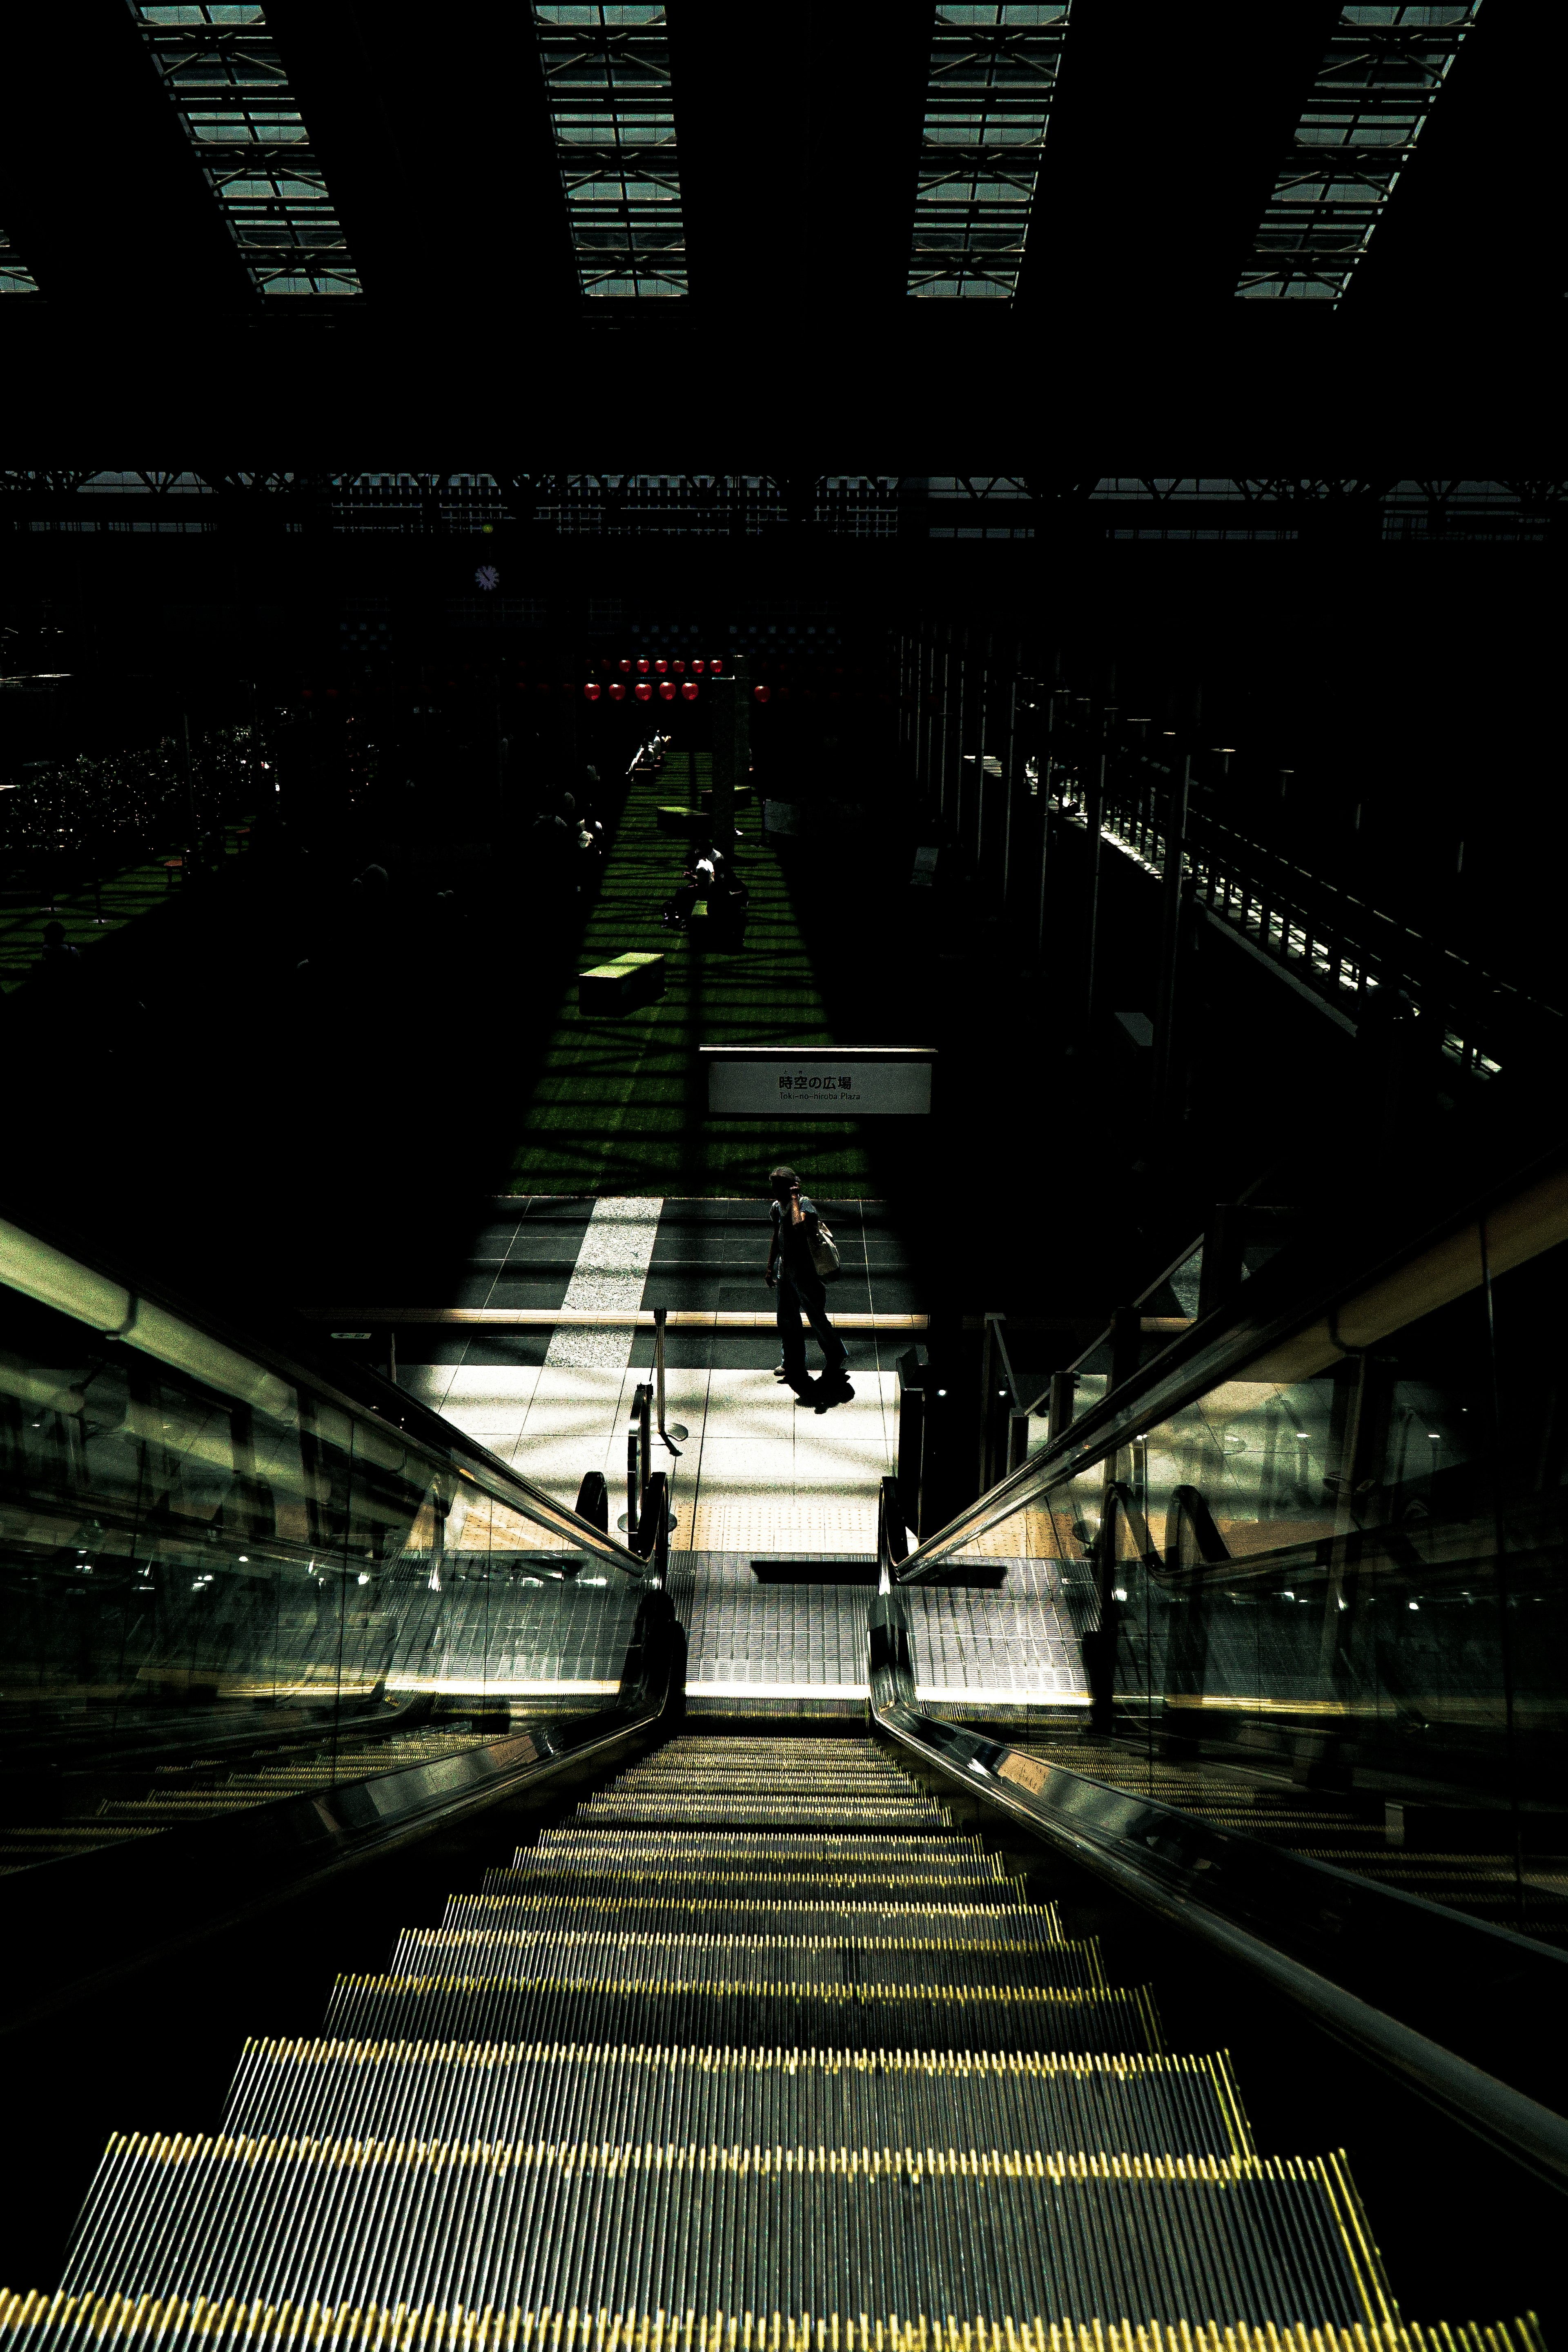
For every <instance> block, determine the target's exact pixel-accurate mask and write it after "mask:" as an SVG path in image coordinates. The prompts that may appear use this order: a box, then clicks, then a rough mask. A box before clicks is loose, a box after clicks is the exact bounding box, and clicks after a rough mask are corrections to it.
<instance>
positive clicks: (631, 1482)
mask: <svg viewBox="0 0 1568 2352" xmlns="http://www.w3.org/2000/svg"><path fill="white" fill-rule="evenodd" d="M637 1485H638V1482H637V1432H636V1430H635V1429H629V1430H628V1431H627V1432H626V1517H625V1519H624V1520H623V1521H622V1525H623V1526H624V1528H625V1529H626V1540H627V1543H628V1544H629V1545H632V1544H634V1542H635V1538H636V1534H637Z"/></svg>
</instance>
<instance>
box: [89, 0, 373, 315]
mask: <svg viewBox="0 0 1568 2352" xmlns="http://www.w3.org/2000/svg"><path fill="white" fill-rule="evenodd" d="M128 5H129V6H130V9H131V15H132V16H134V17H135V19H136V21H137V24H138V25H139V26H141V37H142V39H143V40H144V41H145V42H146V44H147V47H148V49H149V51H150V52H151V55H152V61H153V63H154V65H155V66H156V67H157V68H158V73H159V78H160V79H161V80H162V84H163V87H164V89H166V90H167V91H168V93H169V97H170V100H171V101H172V105H173V107H174V110H175V112H176V113H177V114H178V115H179V118H180V121H181V122H182V124H183V127H184V131H185V136H186V137H187V138H188V139H189V141H190V142H191V144H192V146H193V148H194V149H195V151H196V154H197V156H198V157H199V159H200V161H201V165H202V169H203V171H204V173H205V174H206V179H207V184H208V186H209V187H210V188H211V189H212V191H213V194H214V195H215V196H216V198H217V200H218V203H219V205H220V206H221V207H222V210H223V215H224V218H225V220H226V221H227V223H228V226H229V229H230V232H231V234H232V236H233V237H234V241H235V244H236V245H237V246H238V247H239V249H240V253H241V256H242V257H243V258H244V261H245V265H246V269H247V270H248V271H249V273H250V278H251V283H252V284H253V285H254V286H255V287H256V290H257V292H258V293H261V294H267V295H273V294H277V295H284V294H295V295H323V294H358V293H360V292H361V291H362V289H361V284H360V278H359V272H358V271H357V270H356V269H355V268H354V264H353V261H352V259H351V258H350V253H349V247H348V240H347V238H346V237H345V236H344V234H343V229H342V224H341V223H340V220H339V218H338V215H337V210H336V207H335V206H334V205H333V202H332V198H331V194H330V192H329V189H328V186H327V181H326V176H325V174H324V173H323V172H322V170H321V166H320V164H319V162H318V161H317V159H316V156H315V153H314V152H313V151H312V148H311V145H310V134H309V131H308V130H307V129H306V126H305V118H304V116H303V115H302V114H301V112H300V110H299V107H298V101H297V100H296V99H295V96H294V93H293V91H292V90H291V89H290V88H289V86H288V76H287V72H286V70H285V68H284V64H283V59H282V58H281V56H280V55H279V53H278V49H277V43H276V42H275V41H274V39H273V37H272V35H271V33H270V32H269V31H268V29H267V11H266V9H265V8H264V7H261V6H259V5H254V0H252V4H251V5H236V6H221V5H198V6H183V7H159V6H152V5H141V0H128Z"/></svg>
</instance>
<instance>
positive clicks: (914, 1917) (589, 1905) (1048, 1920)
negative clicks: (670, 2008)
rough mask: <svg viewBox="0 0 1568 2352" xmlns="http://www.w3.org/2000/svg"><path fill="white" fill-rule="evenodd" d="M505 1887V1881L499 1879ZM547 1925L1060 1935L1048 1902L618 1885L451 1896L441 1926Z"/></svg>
mask: <svg viewBox="0 0 1568 2352" xmlns="http://www.w3.org/2000/svg"><path fill="white" fill-rule="evenodd" d="M503 1884H504V1882H503ZM546 1921H549V1922H552V1923H553V1922H559V1924H560V1925H562V1926H583V1927H587V1926H589V1925H591V1924H592V1923H594V1922H599V1923H601V1924H603V1925H610V1924H611V1923H613V1924H614V1925H616V1926H617V1927H661V1928H664V1930H665V1931H666V1932H673V1933H676V1934H678V1933H680V1931H681V1929H682V1928H683V1927H688V1928H705V1929H709V1930H711V1931H712V1932H714V1933H715V1934H719V1935H723V1934H729V1933H736V1932H738V1933H745V1932H746V1931H747V1929H752V1930H761V1931H763V1932H766V1933H768V1934H775V1935H840V1934H841V1935H848V1936H862V1935H900V1934H902V1935H913V1936H918V1935H922V1934H924V1935H930V1936H941V1937H945V1938H948V1939H956V1940H958V1941H960V1942H963V1941H967V1940H968V1938H969V1937H983V1938H985V1939H987V1940H992V1939H995V1938H997V1937H1002V1938H1004V1939H1006V1940H1009V1941H1012V1942H1016V1943H1020V1944H1030V1945H1033V1944H1059V1943H1060V1942H1061V1927H1060V1925H1059V1923H1058V1920H1057V1917H1056V1914H1055V1911H1054V1909H1053V1908H1052V1907H1051V1905H1049V1904H1029V1905H1025V1904H1022V1903H1008V1904H1002V1903H921V1902H911V1901H909V1900H907V1899H905V1900H903V1901H900V1900H899V1899H898V1898H897V1897H895V1896H892V1895H890V1896H888V1897H887V1898H886V1900H884V1901H882V1902H876V1901H872V1900H869V1899H868V1900H856V1899H850V1900H841V1899H835V1898H834V1897H832V1896H830V1895H812V1896H810V1897H805V1896H802V1897H800V1899H799V1900H794V1899H791V1900H789V1901H787V1902H776V1901H775V1902H768V1901H758V1902H754V1903H748V1902H743V1901H741V1900H740V1899H739V1898H737V1897H735V1896H725V1897H719V1898H717V1899H716V1900H714V1901H711V1902H699V1901H696V1900H695V1899H689V1898H687V1897H686V1896H685V1895H646V1896H643V1897H639V1896H636V1895H630V1894H628V1893H626V1892H625V1890H624V1889H623V1888H622V1887H620V1886H617V1887H616V1888H615V1889H614V1891H613V1892H612V1893H606V1894H605V1895H602V1896H601V1897H600V1898H599V1899H598V1900H595V1899H594V1897H593V1896H592V1895H507V1894H505V1893H501V1892H497V1893H494V1894H493V1893H491V1891H490V1890H489V1888H488V1887H486V1891H485V1893H484V1894H482V1895H453V1896H452V1898H451V1900H450V1901H449V1902H448V1904H447V1907H446V1916H445V1918H444V1920H443V1921H442V1925H443V1927H496V1928H509V1927H528V1926H531V1925H534V1924H536V1923H538V1924H543V1923H545V1922H546Z"/></svg>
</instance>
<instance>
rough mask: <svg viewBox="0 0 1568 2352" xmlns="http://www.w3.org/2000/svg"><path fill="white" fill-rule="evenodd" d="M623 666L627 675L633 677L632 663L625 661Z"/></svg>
mask: <svg viewBox="0 0 1568 2352" xmlns="http://www.w3.org/2000/svg"><path fill="white" fill-rule="evenodd" d="M621 667H622V670H623V671H624V672H625V674H626V676H627V677H631V675H632V665H631V663H630V662H629V661H623V662H622V664H621Z"/></svg>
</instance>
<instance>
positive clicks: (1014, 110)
mask: <svg viewBox="0 0 1568 2352" xmlns="http://www.w3.org/2000/svg"><path fill="white" fill-rule="evenodd" d="M1070 8H1071V0H1059V5H1028V6H1025V5H1019V0H990V5H986V6H980V7H961V6H958V5H949V0H941V5H938V7H937V9H936V25H935V27H934V29H933V32H932V37H931V74H930V81H929V85H928V87H927V89H926V94H925V133H924V136H923V137H922V140H921V142H920V171H919V178H918V181H917V184H916V187H915V236H914V244H913V247H912V250H911V253H910V260H909V291H910V293H911V294H919V295H926V296H930V295H937V296H944V297H952V296H959V297H971V298H972V297H976V296H981V297H985V298H987V299H990V300H992V301H997V300H1000V301H1004V302H1005V301H1009V300H1010V299H1011V298H1012V296H1013V294H1014V292H1015V290H1016V289H1017V286H1018V275H1019V264H1020V262H1021V261H1022V259H1023V253H1024V242H1025V239H1026V238H1027V236H1028V235H1029V222H1030V208H1031V206H1032V205H1033V203H1034V189H1035V181H1036V179H1037V178H1038V176H1039V173H1040V157H1041V156H1042V155H1043V153H1044V152H1045V133H1046V128H1047V125H1048V123H1049V121H1050V119H1051V97H1052V93H1053V92H1054V90H1055V87H1056V76H1057V71H1058V68H1059V67H1060V65H1061V47H1062V41H1063V38H1064V37H1065V34H1066V31H1067V19H1068V15H1069V11H1070Z"/></svg>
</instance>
